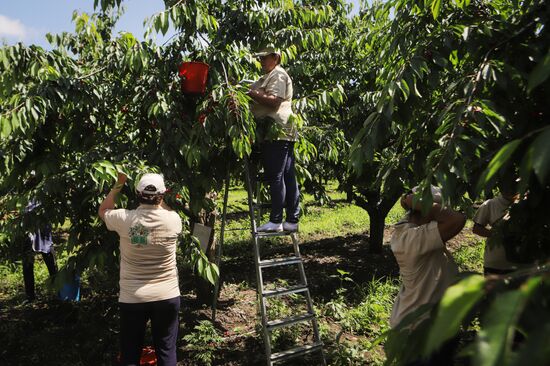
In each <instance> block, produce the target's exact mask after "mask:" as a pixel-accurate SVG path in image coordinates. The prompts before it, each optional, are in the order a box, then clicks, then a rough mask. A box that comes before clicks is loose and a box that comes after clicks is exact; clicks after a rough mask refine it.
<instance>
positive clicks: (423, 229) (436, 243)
mask: <svg viewBox="0 0 550 366" xmlns="http://www.w3.org/2000/svg"><path fill="white" fill-rule="evenodd" d="M390 244H391V249H392V251H393V254H394V256H395V259H396V260H397V263H398V264H399V272H400V273H401V279H402V284H401V288H400V289H399V294H398V295H397V298H396V299H395V303H394V304H393V309H392V313H391V317H390V325H391V326H392V327H395V326H397V325H398V324H399V322H400V321H401V320H402V319H403V318H404V317H405V316H406V315H407V314H409V313H411V312H413V311H414V310H416V309H418V308H419V307H420V306H421V305H424V304H428V303H435V302H437V301H439V299H441V297H442V296H443V293H444V292H445V290H446V289H447V287H449V286H450V285H451V284H452V283H453V282H454V280H455V277H456V275H457V274H458V267H457V265H456V263H455V262H454V260H453V257H452V255H451V254H450V253H449V252H448V251H447V249H446V248H445V244H444V243H443V241H442V240H441V236H440V234H439V230H438V229H437V222H435V221H432V222H430V223H428V224H425V225H420V226H417V225H415V224H412V223H409V222H401V223H398V224H397V225H396V226H395V231H394V233H393V236H392V238H391V241H390Z"/></svg>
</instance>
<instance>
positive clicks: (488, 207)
mask: <svg viewBox="0 0 550 366" xmlns="http://www.w3.org/2000/svg"><path fill="white" fill-rule="evenodd" d="M515 199H516V192H515V189H507V187H506V186H505V185H503V184H501V193H500V194H499V195H498V196H496V197H494V198H491V199H488V200H486V201H485V202H483V203H482V204H481V206H480V207H479V208H478V209H477V211H476V214H475V215H474V218H473V221H474V227H473V228H472V231H473V233H474V234H477V235H480V236H483V237H485V238H487V243H486V245H485V251H484V253H483V272H484V274H485V275H489V274H496V275H502V274H507V273H510V272H513V271H515V270H516V269H518V265H517V264H516V263H513V262H511V261H509V260H508V259H507V258H506V251H505V250H504V247H503V246H502V244H501V243H494V244H492V243H490V241H491V234H492V231H493V227H494V226H495V225H497V224H498V223H499V222H500V221H502V220H507V216H508V209H509V208H510V205H511V204H512V203H513V202H514V200H515Z"/></svg>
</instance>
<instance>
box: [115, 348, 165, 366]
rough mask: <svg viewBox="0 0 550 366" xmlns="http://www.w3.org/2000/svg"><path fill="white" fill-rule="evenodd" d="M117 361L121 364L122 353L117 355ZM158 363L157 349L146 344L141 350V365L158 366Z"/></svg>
mask: <svg viewBox="0 0 550 366" xmlns="http://www.w3.org/2000/svg"><path fill="white" fill-rule="evenodd" d="M117 361H118V363H119V364H120V353H119V354H118V356H117ZM156 364H157V355H156V354H155V349H154V348H153V347H151V346H145V347H143V349H142V350H141V358H140V360H139V365H140V366H156Z"/></svg>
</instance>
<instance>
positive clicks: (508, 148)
mask: <svg viewBox="0 0 550 366" xmlns="http://www.w3.org/2000/svg"><path fill="white" fill-rule="evenodd" d="M520 143H521V140H520V139H517V140H513V141H510V142H509V143H507V144H506V145H504V146H503V147H502V148H501V149H500V150H499V151H498V152H497V154H496V155H495V156H494V157H493V159H491V161H490V162H489V165H487V168H486V169H485V170H484V171H483V174H481V177H479V181H478V182H477V186H476V189H477V191H478V192H481V190H482V189H483V188H484V187H485V185H486V184H487V183H488V182H489V181H490V180H491V178H493V176H494V175H495V174H496V173H497V172H498V171H499V169H500V168H501V167H502V166H503V165H504V164H506V163H507V162H508V159H510V157H511V156H512V154H513V153H514V151H516V149H517V148H518V146H519V145H520Z"/></svg>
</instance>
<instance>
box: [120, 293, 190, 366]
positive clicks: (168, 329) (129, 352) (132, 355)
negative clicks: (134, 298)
mask: <svg viewBox="0 0 550 366" xmlns="http://www.w3.org/2000/svg"><path fill="white" fill-rule="evenodd" d="M119 306H120V356H121V357H120V361H121V365H124V366H139V364H140V362H139V360H140V358H141V350H142V348H143V340H144V337H145V326H146V325H147V321H148V320H149V319H151V333H152V335H153V343H154V346H155V354H156V356H157V365H159V366H175V365H176V364H177V358H176V341H177V339H178V328H179V320H178V314H179V310H180V298H179V296H178V297H174V298H173V299H167V300H161V301H151V302H144V303H137V304H128V303H122V302H119Z"/></svg>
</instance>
